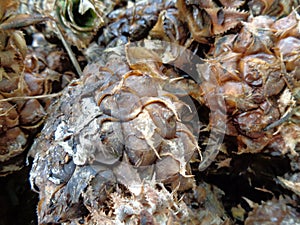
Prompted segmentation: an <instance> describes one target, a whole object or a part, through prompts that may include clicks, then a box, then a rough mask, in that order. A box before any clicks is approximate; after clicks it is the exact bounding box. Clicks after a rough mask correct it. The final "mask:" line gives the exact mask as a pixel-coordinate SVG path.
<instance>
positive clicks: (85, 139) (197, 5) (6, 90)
mask: <svg viewBox="0 0 300 225" xmlns="http://www.w3.org/2000/svg"><path fill="white" fill-rule="evenodd" d="M37 3H40V4H37ZM1 4H2V5H1V7H0V8H1V9H5V10H2V11H0V13H1V15H0V16H1V24H0V32H1V37H0V38H1V42H0V44H1V45H0V47H1V53H0V54H1V55H0V59H1V61H0V63H1V67H0V71H1V74H0V75H1V76H0V79H1V80H0V118H1V120H0V123H1V126H0V143H1V145H0V153H1V154H0V160H1V161H2V162H1V168H0V169H1V174H2V175H4V174H6V173H8V172H11V171H13V170H15V169H18V168H20V167H21V166H22V165H24V164H23V161H22V160H24V153H23V152H24V151H25V149H28V147H30V152H29V156H31V157H32V158H34V162H33V165H32V169H31V173H30V182H31V185H32V189H33V190H35V191H37V192H38V193H39V197H40V202H39V204H38V208H37V214H38V222H39V224H46V223H64V224H76V223H84V224H103V223H105V224H234V223H236V221H242V222H245V224H256V223H257V221H258V220H259V221H261V218H260V217H258V216H257V215H261V214H263V215H265V214H268V212H270V210H271V211H272V210H273V209H269V208H270V207H272V206H274V208H276V209H277V211H276V212H278V215H276V214H275V213H274V215H273V214H272V215H268V216H265V217H264V220H263V224H268V222H270V221H274V219H276V220H278V221H288V224H296V223H299V222H300V221H299V218H300V217H299V212H297V210H296V205H297V201H299V193H300V190H299V182H300V179H299V174H298V173H297V171H298V170H299V167H300V166H299V165H300V164H299V163H300V162H299V159H298V158H299V156H298V154H299V142H300V125H299V122H300V121H299V116H300V114H299V101H300V94H299V93H300V88H299V79H300V22H299V21H300V19H299V13H298V11H297V10H298V9H297V8H295V7H296V6H297V4H298V2H297V1H290V2H289V3H286V2H285V1H270V3H268V2H267V1H255V0H251V1H226V0H220V1H212V0H208V1H184V0H177V1H167V0H166V1H156V0H155V1H150V0H148V1H137V2H128V3H127V4H126V3H125V2H122V1H104V2H101V4H100V1H97V0H82V1H76V0H68V1H55V2H52V1H50V0H49V1H45V2H43V3H41V2H38V1H33V0H32V1H27V7H25V8H26V9H22V7H21V11H22V10H23V11H24V10H25V12H27V13H28V12H30V11H35V12H38V13H41V14H43V15H44V16H45V17H43V18H45V20H47V21H44V20H43V19H40V20H39V21H38V22H44V27H42V28H43V29H39V28H40V27H38V25H36V27H35V28H32V27H31V28H30V30H28V32H29V33H30V32H32V29H33V33H34V32H36V31H37V30H40V31H42V32H43V33H41V35H42V37H43V40H42V42H39V41H40V40H39V39H38V38H37V36H36V39H34V40H35V41H36V42H38V43H39V44H37V46H39V47H40V46H41V45H42V46H43V48H42V50H39V48H38V47H36V48H34V45H33V44H32V47H31V48H30V49H28V47H27V45H26V42H25V38H24V35H23V33H22V32H21V31H20V28H19V27H22V26H23V25H26V26H27V25H29V24H30V22H28V23H27V22H25V24H24V22H23V25H22V22H21V21H20V19H19V18H22V15H21V16H20V17H19V18H18V16H15V15H16V14H15V10H16V9H17V8H18V7H19V5H18V3H17V2H16V1H12V0H11V1H9V2H8V3H1ZM104 5H106V6H107V7H105V9H104V8H103V9H102V7H104ZM32 6H34V7H32ZM49 7H50V10H49ZM279 8H280V9H281V10H279ZM51 9H55V10H54V13H53V12H52V11H53V10H51ZM261 14H264V15H261ZM76 15H77V16H78V18H87V19H86V20H83V21H80V20H78V18H76ZM26 18H27V17H26ZM41 18H42V17H41ZM49 20H51V21H49ZM30 21H31V23H37V22H36V21H35V19H34V17H31V18H30ZM91 21H92V22H91ZM15 24H18V25H15ZM50 27H51V28H53V29H54V28H55V29H56V30H55V32H54V35H57V36H58V37H59V38H60V39H61V41H62V42H63V43H64V47H65V50H66V51H67V52H68V54H69V55H68V57H70V58H72V59H71V61H73V63H74V59H77V60H80V57H83V56H84V57H85V58H86V60H87V66H85V68H84V70H83V72H82V76H81V77H80V78H78V79H74V80H72V81H71V82H70V84H69V85H68V86H66V87H65V88H64V89H63V91H61V92H60V93H59V96H58V94H52V93H53V91H57V90H61V88H62V87H64V86H65V84H66V83H67V82H69V81H70V80H71V79H67V81H66V77H69V78H73V77H74V75H70V74H69V73H70V71H72V70H73V68H72V67H71V66H70V70H68V69H66V68H65V67H64V66H63V67H60V66H59V65H62V64H63V62H62V61H63V55H64V54H65V53H61V51H60V50H59V47H58V46H57V44H55V45H53V44H50V42H49V41H50V38H49V37H50V36H52V35H53V30H52V29H50ZM83 38H84V39H83ZM139 40H141V41H139ZM41 43H44V44H41ZM46 46H48V47H46ZM49 46H50V47H49ZM70 46H71V47H72V48H70ZM45 52H46V53H45ZM53 52H54V53H53ZM79 53H80V54H79ZM47 55H48V56H47ZM51 55H53V56H52V57H53V58H52V57H51ZM79 55H80V56H79ZM54 56H56V57H57V58H55V57H54ZM64 57H66V55H64ZM55 60H56V61H55ZM63 65H64V64H63ZM77 72H78V70H77ZM57 86H58V87H59V88H57ZM54 97H57V98H54ZM46 115H47V116H46ZM45 118H46V119H45ZM42 124H43V129H42V130H41V132H40V134H39V135H38V136H37V137H35V138H34V136H35V134H36V133H37V132H38V131H39V128H40V127H41V125H42ZM224 137H225V139H224V140H225V141H224V143H223V144H220V143H219V142H222V140H223V138H224ZM33 139H34V141H33ZM229 139H230V140H231V141H232V140H233V141H234V144H233V145H232V146H231V145H230V143H226V140H229ZM212 140H213V141H212ZM32 142H33V143H32ZM25 152H26V151H25ZM22 153H23V154H22ZM249 153H250V154H265V155H268V156H269V157H273V156H278V155H280V156H282V157H283V158H288V159H289V160H290V161H289V162H290V165H291V171H290V172H291V174H285V175H284V176H282V177H273V178H272V179H274V182H275V181H276V182H277V183H278V184H277V185H280V186H282V187H283V188H285V189H288V190H290V191H291V192H292V193H294V195H293V196H291V197H286V198H284V197H283V196H280V198H278V199H276V198H273V199H272V200H269V201H266V202H265V203H263V204H261V205H258V204H257V203H255V202H253V201H251V200H250V199H246V198H245V199H246V201H247V204H248V207H250V208H252V209H253V210H252V212H250V213H249V216H248V218H246V216H247V213H246V211H245V210H244V209H243V208H242V207H241V205H238V206H232V207H231V213H230V214H229V213H228V210H227V211H226V210H225V207H224V205H223V202H222V196H224V192H223V191H222V190H220V189H219V188H217V187H216V186H214V185H212V184H208V183H206V182H204V181H203V179H202V177H201V176H206V175H207V174H209V173H218V171H219V169H222V168H224V167H225V168H226V167H231V166H233V165H232V164H231V163H230V161H231V159H232V158H233V157H235V155H239V154H249ZM12 159H13V160H14V161H13V164H11V160H12ZM18 159H21V161H20V163H19V161H18ZM8 165H10V167H8ZM250 170H251V168H249V171H250ZM200 171H202V172H200ZM205 173H207V174H205ZM249 182H250V183H251V181H249ZM260 190H262V191H265V192H271V193H272V190H267V189H265V188H263V187H262V188H260ZM272 212H273V211H272ZM277 224H280V222H278V223H277Z"/></svg>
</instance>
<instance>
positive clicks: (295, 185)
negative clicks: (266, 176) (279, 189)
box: [277, 177, 300, 196]
mask: <svg viewBox="0 0 300 225" xmlns="http://www.w3.org/2000/svg"><path fill="white" fill-rule="evenodd" d="M277 178H278V180H279V181H280V184H281V185H282V186H283V187H285V188H287V189H289V190H291V191H292V192H294V193H295V194H296V195H298V196H300V180H299V179H298V182H297V181H291V180H287V179H284V178H282V177H277Z"/></svg>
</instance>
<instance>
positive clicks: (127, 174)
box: [30, 48, 199, 223]
mask: <svg viewBox="0 0 300 225" xmlns="http://www.w3.org/2000/svg"><path fill="white" fill-rule="evenodd" d="M102 60H103V61H101V60H99V61H98V62H96V63H93V64H90V65H88V66H87V67H86V68H85V70H84V76H83V77H82V79H79V80H75V81H73V82H72V84H71V85H70V86H69V87H67V88H66V89H65V90H64V91H63V94H62V96H61V98H60V99H59V100H57V101H56V102H55V103H54V104H53V105H52V106H51V107H50V111H49V117H48V119H47V122H46V124H45V127H44V129H43V130H42V132H41V134H40V136H39V137H38V138H37V139H36V140H35V142H34V145H33V147H32V148H31V150H30V155H31V156H33V157H34V164H33V168H32V171H31V176H30V179H31V184H32V187H36V189H37V190H38V191H39V194H40V203H39V207H38V217H39V223H53V222H64V221H71V220H73V219H75V218H80V217H82V216H85V215H87V214H89V211H88V210H87V208H89V207H90V206H91V205H96V206H95V207H96V208H97V207H98V209H99V210H101V209H103V207H105V204H107V203H105V201H106V196H107V194H108V193H110V192H112V191H113V190H114V188H115V187H116V185H117V184H121V185H124V186H125V187H126V188H128V189H129V190H130V191H131V192H134V190H135V188H136V187H137V186H139V185H141V184H142V180H149V181H150V180H154V181H155V182H159V183H165V184H171V185H172V186H173V187H174V188H175V187H176V186H177V187H178V188H180V189H181V190H185V189H188V188H190V187H191V185H192V183H193V178H192V177H190V176H189V175H190V170H189V161H190V159H191V157H192V156H193V155H194V154H198V151H197V150H198V148H199V147H198V143H197V137H196V135H194V133H193V130H191V129H190V128H188V126H186V125H185V124H184V123H183V122H181V118H183V117H184V116H187V117H188V114H191V115H192V111H193V109H192V107H193V106H192V105H190V106H189V105H186V103H184V102H182V101H181V100H180V99H179V98H178V97H176V95H175V94H174V93H170V92H167V91H165V90H164V88H163V87H164V86H165V84H166V82H168V80H166V79H165V77H164V76H163V74H161V75H159V72H158V71H159V70H157V71H156V73H155V75H151V74H150V73H147V72H146V73H145V72H144V71H143V70H142V68H146V67H139V68H141V69H133V70H131V67H134V64H130V65H129V64H128V63H127V59H126V57H125V53H124V48H116V49H111V50H109V51H107V53H104V54H103V57H102ZM153 66H155V64H153ZM136 68H138V67H136ZM186 107H187V108H190V110H192V111H189V110H183V109H184V108H186ZM181 112H182V113H181ZM190 122H191V123H194V124H196V123H197V121H196V120H195V121H194V122H193V121H190ZM88 190H89V191H88ZM93 210H95V208H93ZM62 212H63V213H62Z"/></svg>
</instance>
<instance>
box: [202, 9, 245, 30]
mask: <svg viewBox="0 0 300 225" xmlns="http://www.w3.org/2000/svg"><path fill="white" fill-rule="evenodd" d="M205 11H206V12H207V13H208V15H209V17H210V19H211V21H212V23H211V24H212V34H214V35H218V34H223V33H225V32H226V31H228V30H230V29H232V28H234V27H236V26H237V25H238V24H239V23H240V22H241V21H245V20H246V19H247V18H248V16H249V13H248V12H246V11H239V10H236V9H233V8H208V9H205Z"/></svg>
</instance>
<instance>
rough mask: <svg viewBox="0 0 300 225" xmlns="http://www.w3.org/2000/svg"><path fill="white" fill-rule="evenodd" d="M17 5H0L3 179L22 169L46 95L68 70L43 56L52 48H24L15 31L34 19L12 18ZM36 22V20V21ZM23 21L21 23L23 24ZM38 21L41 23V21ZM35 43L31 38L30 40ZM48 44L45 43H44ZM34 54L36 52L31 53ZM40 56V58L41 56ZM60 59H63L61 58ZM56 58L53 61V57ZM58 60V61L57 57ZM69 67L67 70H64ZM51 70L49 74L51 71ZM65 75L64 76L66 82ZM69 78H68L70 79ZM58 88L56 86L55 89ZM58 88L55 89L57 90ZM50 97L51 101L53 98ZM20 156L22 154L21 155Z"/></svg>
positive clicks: (0, 155)
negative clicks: (56, 66) (38, 52)
mask: <svg viewBox="0 0 300 225" xmlns="http://www.w3.org/2000/svg"><path fill="white" fill-rule="evenodd" d="M18 3H19V2H18V1H13V0H12V1H6V2H5V3H4V2H1V10H2V11H1V15H0V22H1V24H0V27H1V29H0V39H1V41H0V43H1V44H0V58H1V64H0V71H1V72H0V73H1V74H0V118H1V119H0V121H1V122H0V163H1V166H0V175H1V176H3V175H6V174H8V173H11V172H13V171H16V170H19V169H21V168H22V167H23V166H24V162H25V157H26V155H25V154H26V151H25V150H26V148H27V149H28V146H29V144H30V143H31V140H32V138H33V137H34V135H35V134H36V133H37V132H38V130H39V127H40V126H41V124H42V123H43V121H44V118H45V115H46V110H45V109H46V108H47V106H48V105H49V97H51V96H52V95H49V94H50V93H52V91H53V90H52V87H53V85H54V84H55V85H56V86H57V87H58V86H60V83H61V81H62V77H63V76H62V75H63V73H65V72H66V73H67V70H68V69H67V68H69V69H70V68H71V65H70V63H67V62H66V64H65V65H66V67H65V68H66V70H64V71H62V70H61V71H59V69H58V68H54V67H53V64H51V62H54V61H53V60H56V62H58V61H60V59H54V57H53V56H51V54H50V55H47V54H48V53H50V52H54V50H55V51H57V55H58V56H59V55H60V56H61V58H63V57H66V56H65V55H64V54H62V53H60V54H59V53H58V52H59V51H58V48H56V47H54V46H52V47H49V46H48V49H47V50H46V48H45V49H44V50H41V49H40V54H37V51H38V50H37V49H35V50H34V49H32V48H29V49H28V48H27V45H26V42H25V38H24V34H23V32H22V31H21V30H18V29H17V27H19V26H23V25H29V24H30V22H32V23H35V22H36V21H35V19H34V18H33V17H30V16H29V15H25V14H18V15H17V14H16V10H17V8H18ZM36 18H37V17H36ZM24 19H26V20H25V22H24ZM39 19H41V20H42V17H40V18H39ZM34 39H35V38H34ZM47 44H48V43H47ZM34 51H36V52H34ZM42 53H43V54H44V55H41V54H42ZM63 55H64V56H63ZM56 58H57V57H56ZM58 58H60V57H58ZM68 64H69V66H67V65H68ZM52 69H53V70H52ZM67 76H68V75H67V74H66V76H64V78H66V77H67ZM71 76H72V75H71ZM57 84H58V85H57ZM61 88H62V87H60V88H58V89H61ZM54 96H55V95H53V96H52V97H54ZM22 153H23V154H22Z"/></svg>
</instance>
